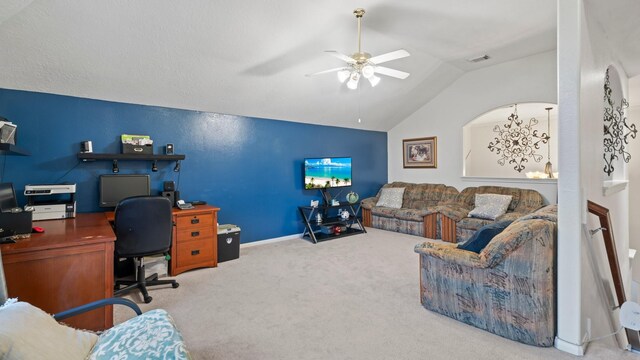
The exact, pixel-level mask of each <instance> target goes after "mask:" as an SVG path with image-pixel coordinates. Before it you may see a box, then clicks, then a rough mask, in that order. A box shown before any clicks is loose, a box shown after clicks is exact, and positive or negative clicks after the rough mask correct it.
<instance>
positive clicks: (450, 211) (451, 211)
mask: <svg viewBox="0 0 640 360" xmlns="http://www.w3.org/2000/svg"><path fill="white" fill-rule="evenodd" d="M437 211H438V212H439V213H440V214H442V215H444V216H446V217H448V218H449V219H451V220H453V221H455V222H458V221H460V220H462V219H464V218H466V217H467V215H469V209H467V208H466V207H464V206H461V205H441V206H438V207H437Z"/></svg>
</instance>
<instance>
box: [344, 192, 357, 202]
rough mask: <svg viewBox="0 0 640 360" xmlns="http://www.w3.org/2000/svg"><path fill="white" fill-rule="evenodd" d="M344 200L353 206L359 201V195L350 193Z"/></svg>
mask: <svg viewBox="0 0 640 360" xmlns="http://www.w3.org/2000/svg"><path fill="white" fill-rule="evenodd" d="M346 199H347V201H348V202H349V204H355V203H357V202H358V200H359V199H360V195H358V193H356V192H353V191H351V192H349V193H348V194H347V196H346Z"/></svg>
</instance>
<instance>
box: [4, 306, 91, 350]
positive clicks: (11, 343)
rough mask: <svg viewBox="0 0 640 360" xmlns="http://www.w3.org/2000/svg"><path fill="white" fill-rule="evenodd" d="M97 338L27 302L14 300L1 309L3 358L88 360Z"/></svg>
mask: <svg viewBox="0 0 640 360" xmlns="http://www.w3.org/2000/svg"><path fill="white" fill-rule="evenodd" d="M97 339H98V336H97V335H95V334H92V333H90V332H86V331H81V330H76V329H72V328H70V327H67V326H64V325H61V324H59V323H58V322H57V321H55V320H54V319H53V317H52V316H51V315H49V314H47V313H46V312H44V311H42V310H40V309H38V308H37V307H35V306H32V305H31V304H29V303H26V302H14V301H13V299H10V300H8V301H7V303H6V304H5V305H4V306H2V307H0V359H5V360H14V359H15V360H17V359H34V360H39V359H43V360H44V359H60V360H63V359H64V360H67V359H84V358H86V357H87V355H88V354H89V352H90V351H91V348H92V347H93V345H94V344H95V343H96V340H97Z"/></svg>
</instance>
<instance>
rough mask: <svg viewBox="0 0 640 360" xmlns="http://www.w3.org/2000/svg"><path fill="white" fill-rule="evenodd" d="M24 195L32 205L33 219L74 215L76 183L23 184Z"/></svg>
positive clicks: (28, 204)
mask: <svg viewBox="0 0 640 360" xmlns="http://www.w3.org/2000/svg"><path fill="white" fill-rule="evenodd" d="M24 195H25V196H26V197H27V206H32V207H33V220H51V219H66V218H74V217H76V200H75V197H76V184H48V185H46V184H45V185H25V187H24ZM67 195H68V196H69V198H68V199H64V197H66V196H67ZM36 197H38V198H39V199H37V200H36Z"/></svg>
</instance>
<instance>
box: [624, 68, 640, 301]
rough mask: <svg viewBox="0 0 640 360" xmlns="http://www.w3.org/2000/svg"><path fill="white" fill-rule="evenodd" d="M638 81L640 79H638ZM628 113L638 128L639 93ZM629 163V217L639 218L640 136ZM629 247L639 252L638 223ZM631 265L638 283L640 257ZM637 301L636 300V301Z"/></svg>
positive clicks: (631, 148)
mask: <svg viewBox="0 0 640 360" xmlns="http://www.w3.org/2000/svg"><path fill="white" fill-rule="evenodd" d="M638 81H640V77H638ZM629 104H630V106H629V111H628V113H627V116H628V117H627V120H628V121H629V122H631V123H633V124H636V126H640V93H639V94H633V93H630V94H629ZM629 151H630V152H631V161H630V162H629V167H628V170H629V217H630V218H632V219H639V218H640V217H639V216H638V215H640V136H638V137H637V138H636V139H635V140H632V141H631V143H630V144H629ZM629 247H630V248H633V249H636V250H640V221H631V222H630V224H629ZM634 263H635V264H633V268H632V275H631V278H632V279H633V280H634V281H637V282H640V256H638V257H636V259H635V261H634ZM636 301H638V299H636Z"/></svg>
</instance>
